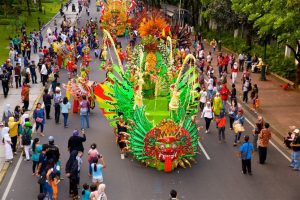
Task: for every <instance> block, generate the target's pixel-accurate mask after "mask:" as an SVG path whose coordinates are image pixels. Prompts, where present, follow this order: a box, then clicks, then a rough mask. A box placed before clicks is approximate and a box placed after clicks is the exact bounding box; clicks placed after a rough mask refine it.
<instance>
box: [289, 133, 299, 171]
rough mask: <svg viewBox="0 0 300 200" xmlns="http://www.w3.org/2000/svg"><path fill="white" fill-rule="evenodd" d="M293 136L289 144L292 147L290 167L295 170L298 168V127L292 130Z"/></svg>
mask: <svg viewBox="0 0 300 200" xmlns="http://www.w3.org/2000/svg"><path fill="white" fill-rule="evenodd" d="M293 132H294V134H295V137H294V141H293V142H292V144H291V147H292V150H293V152H292V161H291V165H290V167H291V168H293V170H295V171H299V170H300V134H299V132H300V131H299V129H295V130H294V131H293Z"/></svg>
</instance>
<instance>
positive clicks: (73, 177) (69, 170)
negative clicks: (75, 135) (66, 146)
mask: <svg viewBox="0 0 300 200" xmlns="http://www.w3.org/2000/svg"><path fill="white" fill-rule="evenodd" d="M77 155H78V151H76V150H73V151H72V152H71V154H70V157H69V160H68V162H67V164H66V176H67V177H68V178H69V181H70V186H69V195H70V197H71V198H73V199H79V196H78V188H77V182H78V178H79V171H78V167H79V165H78V160H77Z"/></svg>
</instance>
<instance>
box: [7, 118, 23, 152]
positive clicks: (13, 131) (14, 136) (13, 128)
mask: <svg viewBox="0 0 300 200" xmlns="http://www.w3.org/2000/svg"><path fill="white" fill-rule="evenodd" d="M20 123H21V119H19V121H17V122H15V118H14V117H10V118H9V119H8V128H9V136H10V138H11V142H12V149H13V152H14V154H15V155H16V154H17V141H18V126H19V124H20Z"/></svg>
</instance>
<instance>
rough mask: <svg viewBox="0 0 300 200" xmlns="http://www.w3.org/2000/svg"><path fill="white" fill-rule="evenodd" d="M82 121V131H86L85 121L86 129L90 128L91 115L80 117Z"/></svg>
mask: <svg viewBox="0 0 300 200" xmlns="http://www.w3.org/2000/svg"><path fill="white" fill-rule="evenodd" d="M80 121H81V129H84V121H86V128H89V127H90V125H89V114H86V115H80Z"/></svg>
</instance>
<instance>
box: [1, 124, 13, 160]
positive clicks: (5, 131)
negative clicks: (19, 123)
mask: <svg viewBox="0 0 300 200" xmlns="http://www.w3.org/2000/svg"><path fill="white" fill-rule="evenodd" d="M8 131H9V128H8V127H4V128H3V129H2V137H3V141H4V147H5V159H6V161H7V162H12V159H13V158H14V156H13V152H12V142H11V138H10V137H9V134H8Z"/></svg>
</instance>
